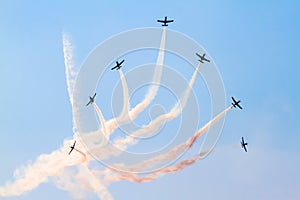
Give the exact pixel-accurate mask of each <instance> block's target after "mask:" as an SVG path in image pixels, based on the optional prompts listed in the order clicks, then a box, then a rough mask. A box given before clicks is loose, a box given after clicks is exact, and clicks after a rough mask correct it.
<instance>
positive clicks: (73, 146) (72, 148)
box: [69, 140, 76, 155]
mask: <svg viewBox="0 0 300 200" xmlns="http://www.w3.org/2000/svg"><path fill="white" fill-rule="evenodd" d="M75 144H76V140H75V142H74V144H73V145H72V146H70V148H71V150H70V152H69V155H70V154H71V153H72V151H73V150H74V148H75Z"/></svg>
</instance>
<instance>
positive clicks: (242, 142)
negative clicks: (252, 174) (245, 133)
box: [241, 137, 248, 152]
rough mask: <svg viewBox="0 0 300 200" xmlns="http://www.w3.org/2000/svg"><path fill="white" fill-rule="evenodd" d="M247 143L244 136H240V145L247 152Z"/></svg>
mask: <svg viewBox="0 0 300 200" xmlns="http://www.w3.org/2000/svg"><path fill="white" fill-rule="evenodd" d="M247 145H248V143H247V142H246V143H245V141H244V138H243V137H242V141H241V147H242V148H243V149H244V150H245V151H246V152H247V148H246V146H247Z"/></svg>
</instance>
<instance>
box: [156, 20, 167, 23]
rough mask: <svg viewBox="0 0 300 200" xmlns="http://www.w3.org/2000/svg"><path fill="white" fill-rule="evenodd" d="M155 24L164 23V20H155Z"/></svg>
mask: <svg viewBox="0 0 300 200" xmlns="http://www.w3.org/2000/svg"><path fill="white" fill-rule="evenodd" d="M157 22H160V23H164V22H165V21H164V20H157Z"/></svg>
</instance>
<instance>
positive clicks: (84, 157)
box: [0, 28, 229, 200]
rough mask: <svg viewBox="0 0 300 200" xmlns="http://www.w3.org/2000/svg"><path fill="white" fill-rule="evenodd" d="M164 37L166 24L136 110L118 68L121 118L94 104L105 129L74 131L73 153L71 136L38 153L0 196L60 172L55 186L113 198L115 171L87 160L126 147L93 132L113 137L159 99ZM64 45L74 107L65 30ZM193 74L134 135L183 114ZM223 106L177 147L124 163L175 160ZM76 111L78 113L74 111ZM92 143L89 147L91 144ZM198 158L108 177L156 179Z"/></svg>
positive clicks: (146, 165)
mask: <svg viewBox="0 0 300 200" xmlns="http://www.w3.org/2000/svg"><path fill="white" fill-rule="evenodd" d="M165 41H166V29H165V28H164V29H163V34H162V39H161V45H160V51H159V54H158V58H157V63H156V68H155V71H154V75H153V84H152V86H151V87H150V88H149V90H148V92H147V94H146V95H145V98H144V100H143V101H142V102H141V103H139V104H137V105H136V106H135V107H134V108H133V109H131V110H130V105H129V97H128V88H127V83H126V79H125V77H124V74H123V73H122V71H120V77H121V81H122V87H123V98H124V99H123V100H124V105H123V109H122V112H121V114H120V116H119V117H118V118H115V119H112V120H109V121H107V122H106V121H105V119H104V117H103V115H102V112H101V110H100V109H99V107H98V106H97V105H96V104H94V108H95V109H96V111H97V114H98V116H99V119H100V122H101V125H102V131H101V130H99V131H96V132H95V133H92V134H90V135H80V133H75V134H74V139H75V140H76V141H77V143H76V148H75V149H74V152H72V154H71V155H70V156H68V150H67V149H68V148H67V146H69V144H72V143H73V140H72V141H71V140H66V141H65V143H64V147H62V148H60V149H58V150H56V151H53V152H52V153H50V154H44V155H40V156H39V157H38V158H37V160H36V161H35V162H34V164H32V165H28V166H27V167H25V168H22V169H19V170H16V172H15V180H14V182H12V183H10V182H8V183H6V185H5V186H3V187H0V196H18V195H22V194H23V193H24V192H27V191H30V190H32V189H34V188H36V187H37V186H38V185H39V184H41V183H44V182H47V181H49V180H50V179H49V178H50V177H56V178H57V179H56V180H54V183H55V184H56V186H57V187H59V188H61V189H64V190H66V191H69V192H71V193H73V194H74V193H75V194H76V196H77V195H79V196H77V197H78V198H83V195H84V191H88V192H95V193H96V194H97V195H98V197H99V198H100V199H108V200H111V199H113V198H112V196H111V194H110V193H109V191H108V190H107V184H108V182H106V181H107V180H108V178H107V177H108V176H111V175H112V172H111V170H108V169H106V170H104V171H93V170H91V169H90V168H89V163H90V161H94V160H95V159H99V158H102V157H101V156H103V155H105V156H106V157H109V156H112V155H116V154H120V153H122V151H116V150H114V151H110V150H111V148H110V147H109V146H108V145H107V146H106V145H105V146H104V145H103V144H101V145H98V144H96V141H95V140H94V136H97V134H104V135H107V136H109V135H110V134H111V133H112V132H113V131H114V130H115V129H116V128H118V125H119V124H122V123H127V121H129V120H128V119H130V120H133V119H135V118H136V117H137V116H138V114H140V113H141V112H142V111H143V110H144V109H145V108H146V107H147V106H148V105H149V104H150V103H151V101H152V100H153V99H154V98H155V96H156V94H157V92H158V88H159V83H160V79H161V76H162V67H163V62H164V49H165ZM63 50H64V61H65V65H66V79H67V87H68V93H69V96H70V102H71V104H72V108H73V109H74V107H73V106H74V104H73V100H72V99H73V87H74V84H75V79H76V76H77V72H76V71H75V69H74V65H73V61H72V45H71V43H70V40H69V37H68V36H67V35H66V34H63ZM199 67H200V65H198V66H197V70H199ZM197 70H196V71H197ZM195 73H196V72H195ZM195 78H196V75H195V74H194V75H193V78H192V79H191V81H190V84H189V88H187V89H186V91H185V93H184V95H183V98H181V99H180V102H178V103H177V104H176V105H175V106H174V108H173V109H172V110H171V111H170V113H168V115H164V116H163V117H158V118H157V119H155V120H156V121H155V120H154V121H153V122H152V124H149V126H148V129H147V130H146V129H145V131H144V132H142V133H136V134H142V135H143V134H146V133H148V132H149V131H152V130H155V127H157V125H158V124H159V123H160V122H162V121H164V120H170V119H173V118H174V117H176V116H177V115H179V114H180V113H181V109H182V108H184V105H185V104H186V102H187V99H188V97H189V94H190V90H191V88H192V86H193V84H194V80H195ZM129 110H130V111H129ZM128 111H129V112H128ZM225 111H226V110H225ZM225 111H224V112H223V114H222V113H221V114H219V115H218V116H217V117H215V118H214V119H213V120H211V121H210V122H209V123H208V124H207V125H206V126H204V127H203V128H202V129H200V130H199V131H198V132H197V133H195V135H194V136H193V137H192V138H190V139H189V140H188V141H186V142H184V143H182V144H180V145H178V146H176V147H174V148H173V149H171V150H170V151H169V152H167V153H166V154H163V155H159V156H157V157H155V158H152V159H149V160H146V161H143V162H141V163H137V164H136V165H133V166H127V167H125V168H126V169H130V170H132V171H134V170H138V171H140V170H141V169H143V170H144V169H147V168H152V167H153V166H155V165H159V164H161V163H162V162H163V161H166V160H173V159H174V158H177V157H178V155H180V154H181V153H182V152H184V151H185V150H186V149H189V148H191V147H192V146H193V144H194V143H195V141H196V140H197V139H198V138H199V137H200V136H201V135H202V134H203V133H204V132H205V131H206V130H207V129H208V128H209V127H211V126H212V125H213V124H214V123H215V122H216V121H217V120H218V119H220V118H221V117H222V116H223V115H225V114H226V112H227V111H229V109H228V110H227V111H226V112H225ZM75 114H76V113H74V112H73V115H75ZM78 135H80V137H84V140H82V141H84V142H85V143H83V142H82V141H81V140H80V137H79V136H78ZM77 137H79V138H77ZM87 138H88V139H87ZM125 141H126V140H125ZM126 142H127V141H126ZM126 142H124V143H126ZM90 144H91V146H89V145H90ZM126 144H130V142H129V143H128V142H127V143H126ZM85 146H88V151H89V153H92V154H93V156H95V155H96V157H92V156H90V155H89V154H88V153H87V152H85V151H83V150H82V149H85ZM96 147H97V148H96ZM98 147H101V148H102V149H103V150H105V151H103V152H102V151H101V152H100V154H94V152H93V151H92V150H94V151H95V152H99V149H98ZM93 148H94V149H93ZM98 155H99V156H98ZM100 155H101V156H100ZM195 161H196V159H195V158H192V159H189V160H187V161H182V162H180V163H179V164H178V165H176V166H174V167H165V168H162V169H161V170H160V171H156V172H154V173H152V174H150V175H149V176H147V177H144V179H141V178H140V177H135V176H129V175H128V174H126V173H123V172H122V173H121V174H120V173H119V172H117V173H116V174H115V175H114V176H111V178H114V179H112V180H110V181H118V180H129V181H136V182H144V181H150V180H154V179H155V178H157V177H158V176H159V175H161V174H165V173H170V172H176V170H177V171H178V170H180V169H182V168H183V167H185V166H188V165H190V164H193V163H194V162H195ZM99 175H101V176H103V178H102V179H100V178H99ZM51 180H52V179H51Z"/></svg>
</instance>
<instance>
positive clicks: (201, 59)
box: [196, 53, 210, 63]
mask: <svg viewBox="0 0 300 200" xmlns="http://www.w3.org/2000/svg"><path fill="white" fill-rule="evenodd" d="M196 55H197V56H198V57H199V58H200V60H199V61H200V62H201V63H204V62H203V60H204V61H206V62H210V60H208V59H207V58H205V53H204V54H203V55H202V56H201V55H200V54H198V53H196Z"/></svg>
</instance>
